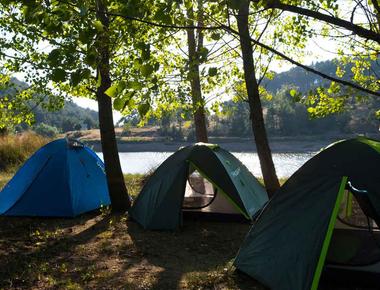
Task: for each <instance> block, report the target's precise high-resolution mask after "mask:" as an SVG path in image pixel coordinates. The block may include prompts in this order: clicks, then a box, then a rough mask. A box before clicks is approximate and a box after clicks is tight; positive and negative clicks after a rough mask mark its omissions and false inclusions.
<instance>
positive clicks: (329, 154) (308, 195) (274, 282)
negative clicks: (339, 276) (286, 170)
mask: <svg viewBox="0 0 380 290" xmlns="http://www.w3.org/2000/svg"><path fill="white" fill-rule="evenodd" d="M347 182H350V184H352V186H354V187H356V188H359V189H362V190H361V191H360V192H362V194H361V195H360V196H359V195H358V194H357V195H355V194H354V196H355V197H356V198H357V199H358V201H359V204H360V207H362V210H363V212H364V213H365V214H367V215H369V216H371V217H373V218H374V219H376V221H377V222H378V221H379V217H380V143H379V142H378V141H375V140H370V139H367V138H364V137H359V138H355V139H350V140H345V141H340V142H337V143H334V144H332V145H330V146H329V147H327V148H325V149H324V150H322V151H321V152H320V153H319V154H317V155H316V156H315V157H313V158H312V159H310V160H309V161H308V162H306V163H305V164H304V165H303V166H302V167H301V168H300V169H299V170H298V171H297V172H296V173H294V174H293V175H292V176H291V177H290V178H289V180H288V181H287V182H286V183H285V184H284V185H283V186H282V187H281V189H280V190H279V191H278V192H277V193H276V194H275V195H274V196H273V198H272V199H271V200H270V201H269V203H268V204H267V206H266V207H265V208H264V210H263V211H262V213H261V214H260V216H259V218H258V219H257V222H256V224H255V225H254V226H253V227H252V228H251V230H250V232H249V234H248V235H247V237H246V239H245V241H244V243H243V245H242V246H241V249H240V250H239V253H238V255H237V257H236V259H235V262H234V264H235V266H236V268H237V269H239V270H240V271H242V272H245V273H247V274H248V275H250V276H252V277H254V278H255V279H256V280H258V281H259V282H261V283H263V284H264V285H265V286H267V287H269V288H271V289H272V290H277V289H281V290H304V289H313V290H314V289H317V288H318V284H319V280H320V276H321V274H322V272H323V269H324V266H325V265H326V263H331V264H334V263H335V262H336V261H327V262H326V256H327V254H329V255H328V256H329V257H334V253H330V252H329V253H328V251H332V250H333V248H332V247H331V248H330V250H329V245H330V242H331V239H333V240H334V239H336V238H337V236H336V237H335V238H334V236H335V234H336V233H337V234H339V233H340V232H338V231H335V230H334V227H335V222H336V219H337V216H338V213H339V209H340V207H341V201H342V198H343V196H344V192H345V188H346V184H347ZM356 232H357V233H359V232H360V233H361V232H366V233H368V231H363V229H362V231H356ZM345 233H348V232H347V231H346V232H345ZM372 236H373V235H372ZM372 236H371V234H368V235H367V237H368V239H371V240H372V244H375V245H374V251H376V250H377V252H376V254H371V255H372V256H371V259H375V260H377V261H379V260H380V254H379V248H378V247H376V243H374V240H373V238H374V237H372ZM347 242H348V241H347V240H345V241H344V242H343V243H341V245H346V246H347V245H348V244H347ZM331 245H332V244H331ZM364 247H365V246H364ZM346 248H347V250H349V251H352V250H353V248H352V247H350V246H348V247H346ZM338 250H339V249H338ZM340 250H342V248H341V249H340ZM357 250H358V252H357V253H351V254H350V255H348V256H347V257H346V258H345V259H341V260H340V261H339V262H337V263H336V264H339V265H340V266H341V269H344V266H345V265H349V266H351V270H352V268H354V270H355V266H358V267H356V269H357V270H359V271H360V270H361V269H360V264H361V263H360V262H358V263H355V262H354V261H353V258H355V257H354V256H357V255H359V254H360V253H359V251H360V249H357ZM361 250H363V249H361ZM362 252H363V251H362ZM364 252H365V251H364ZM364 252H363V253H364ZM367 254H368V252H367ZM364 255H365V254H364ZM341 257H342V255H341ZM356 258H357V257H356ZM367 260H368V258H367ZM325 262H326V263H325ZM372 262H376V261H372ZM379 266H380V264H379ZM348 268H349V267H348ZM348 268H346V269H348ZM374 271H375V272H378V274H380V267H377V268H376V269H374ZM346 278H350V277H348V276H347V277H346Z"/></svg>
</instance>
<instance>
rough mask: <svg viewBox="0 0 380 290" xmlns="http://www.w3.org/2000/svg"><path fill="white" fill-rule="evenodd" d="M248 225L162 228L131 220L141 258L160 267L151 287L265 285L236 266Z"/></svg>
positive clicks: (191, 224) (196, 224)
mask: <svg viewBox="0 0 380 290" xmlns="http://www.w3.org/2000/svg"><path fill="white" fill-rule="evenodd" d="M248 228H249V225H247V224H239V223H219V222H204V221H203V222H202V221H185V224H184V227H183V228H182V229H181V230H179V231H174V232H158V231H143V230H142V229H141V228H140V227H139V226H138V225H137V224H135V223H133V222H128V232H129V235H130V236H131V238H132V240H133V244H134V246H135V250H136V251H137V252H139V254H140V260H141V261H143V260H146V261H147V262H148V263H149V264H151V265H154V266H155V267H157V274H156V276H155V277H154V279H152V280H154V283H153V284H152V285H151V289H177V288H185V289H264V288H262V287H260V286H259V284H258V283H255V282H254V281H253V280H252V279H250V278H247V277H245V276H243V275H239V274H237V273H235V272H234V271H233V269H232V260H233V258H234V256H235V255H236V253H237V251H238V249H239V246H240V245H241V242H242V241H243V239H244V237H245V235H246V233H247V231H248ZM124 250H125V251H130V249H127V248H126V249H124Z"/></svg>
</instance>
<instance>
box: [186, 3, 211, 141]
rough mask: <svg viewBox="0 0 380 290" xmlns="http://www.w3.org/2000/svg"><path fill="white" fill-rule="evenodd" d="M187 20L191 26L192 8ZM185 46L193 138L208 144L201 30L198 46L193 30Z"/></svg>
mask: <svg viewBox="0 0 380 290" xmlns="http://www.w3.org/2000/svg"><path fill="white" fill-rule="evenodd" d="M202 5H203V4H202V0H198V6H199V7H198V14H199V15H198V22H199V23H198V25H200V26H201V25H202V23H203V15H202V13H203V12H202V11H203V10H202ZM187 15H188V18H189V19H190V22H189V25H190V26H193V25H194V21H193V20H191V19H194V11H193V8H192V7H191V8H189V9H188V11H187ZM187 45H188V51H189V78H190V85H191V99H192V103H193V108H194V125H195V136H196V140H197V142H205V143H207V142H208V136H207V124H206V114H205V109H204V107H205V101H204V99H203V97H202V89H201V80H200V77H199V64H200V59H199V51H200V49H201V48H203V34H202V31H201V30H198V46H197V43H196V41H195V32H194V29H188V30H187Z"/></svg>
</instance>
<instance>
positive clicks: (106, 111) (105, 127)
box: [96, 0, 130, 212]
mask: <svg viewBox="0 0 380 290" xmlns="http://www.w3.org/2000/svg"><path fill="white" fill-rule="evenodd" d="M96 4H97V18H98V20H100V22H101V23H102V24H103V28H104V31H103V32H102V33H100V34H99V36H98V40H97V49H98V52H99V63H98V78H100V80H101V82H100V86H99V87H98V88H97V91H96V98H97V101H98V107H99V128H100V137H101V143H102V151H103V157H104V165H105V170H106V174H107V183H108V190H109V194H110V198H111V204H112V211H113V212H122V211H125V210H127V209H128V208H129V207H130V199H129V196H128V191H127V188H126V186H125V183H124V176H123V172H122V170H121V165H120V159H119V154H118V149H117V142H116V136H115V128H114V124H113V116H112V100H111V98H110V97H109V96H108V95H106V94H105V91H106V90H107V89H108V88H109V87H110V86H111V77H110V52H109V35H108V27H109V19H108V16H107V14H106V7H105V6H104V3H103V1H102V0H97V2H96Z"/></svg>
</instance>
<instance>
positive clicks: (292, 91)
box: [289, 89, 297, 98]
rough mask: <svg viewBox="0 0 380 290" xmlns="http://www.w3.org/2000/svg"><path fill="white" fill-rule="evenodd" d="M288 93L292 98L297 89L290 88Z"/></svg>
mask: <svg viewBox="0 0 380 290" xmlns="http://www.w3.org/2000/svg"><path fill="white" fill-rule="evenodd" d="M289 94H290V96H291V97H292V98H294V97H295V96H296V95H297V90H295V89H291V90H290V91H289Z"/></svg>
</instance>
